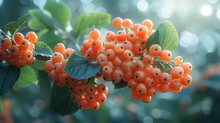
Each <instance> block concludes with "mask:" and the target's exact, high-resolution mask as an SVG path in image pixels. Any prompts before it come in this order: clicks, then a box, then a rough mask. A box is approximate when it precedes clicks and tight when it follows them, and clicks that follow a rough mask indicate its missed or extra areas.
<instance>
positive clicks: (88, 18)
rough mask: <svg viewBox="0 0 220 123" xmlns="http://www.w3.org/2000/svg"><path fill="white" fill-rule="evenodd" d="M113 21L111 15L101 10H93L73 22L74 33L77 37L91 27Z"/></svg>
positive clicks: (99, 26) (101, 25) (98, 26)
mask: <svg viewBox="0 0 220 123" xmlns="http://www.w3.org/2000/svg"><path fill="white" fill-rule="evenodd" d="M110 23H111V15H110V14H106V13H101V12H93V13H90V14H82V15H80V16H79V17H77V19H76V20H75V21H74V22H73V23H72V27H73V34H74V36H75V37H76V38H77V37H79V36H80V35H81V34H84V33H86V31H89V30H91V27H96V28H101V27H103V26H105V25H107V24H110Z"/></svg>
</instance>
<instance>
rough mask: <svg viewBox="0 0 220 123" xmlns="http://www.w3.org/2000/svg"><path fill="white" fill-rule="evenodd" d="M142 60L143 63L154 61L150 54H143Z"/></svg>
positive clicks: (147, 63)
mask: <svg viewBox="0 0 220 123" xmlns="http://www.w3.org/2000/svg"><path fill="white" fill-rule="evenodd" d="M143 62H144V64H145V65H151V64H153V63H154V57H153V56H151V55H144V57H143Z"/></svg>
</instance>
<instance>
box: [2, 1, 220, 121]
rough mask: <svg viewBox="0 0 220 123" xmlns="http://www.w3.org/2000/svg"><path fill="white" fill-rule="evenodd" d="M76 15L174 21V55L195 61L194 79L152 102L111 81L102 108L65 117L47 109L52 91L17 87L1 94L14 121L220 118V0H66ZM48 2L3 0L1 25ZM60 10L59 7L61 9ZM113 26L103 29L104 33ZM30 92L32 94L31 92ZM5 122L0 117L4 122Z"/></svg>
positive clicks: (212, 119) (33, 86) (157, 21)
mask: <svg viewBox="0 0 220 123" xmlns="http://www.w3.org/2000/svg"><path fill="white" fill-rule="evenodd" d="M62 1H64V2H65V3H66V4H67V5H68V7H69V8H70V10H71V16H72V18H73V19H74V18H76V17H77V16H79V15H80V14H82V13H90V12H93V11H100V12H106V13H109V14H111V15H112V18H114V17H117V16H120V17H121V18H130V19H132V20H133V22H134V23H141V22H142V20H143V19H145V18H149V19H151V20H152V21H153V23H154V29H155V28H156V27H157V25H158V24H159V23H160V22H162V21H164V20H170V21H171V22H172V23H173V24H174V26H175V27H176V29H177V31H178V34H179V37H180V41H179V46H178V48H177V49H176V50H175V51H174V52H173V56H177V55H181V56H182V57H183V58H184V61H188V62H191V63H192V64H193V72H192V74H191V76H192V78H193V83H192V85H191V86H190V87H189V88H186V89H183V90H182V92H180V93H179V94H172V93H166V94H161V93H158V94H157V95H156V96H154V97H153V99H152V101H151V102H150V103H149V104H144V103H142V102H139V101H136V100H133V99H131V97H130V92H129V90H128V89H126V88H125V89H121V90H116V91H114V90H113V87H112V85H111V84H108V87H109V94H108V96H107V97H108V100H107V102H106V103H105V104H104V105H102V106H101V108H100V109H99V110H98V111H87V110H86V111H78V112H77V113H75V114H73V115H72V116H65V117H62V116H60V115H58V114H56V113H54V112H52V111H50V109H49V108H48V100H49V97H48V94H45V93H44V92H45V91H41V90H40V89H39V88H38V86H37V85H32V86H29V87H27V88H22V89H14V90H12V91H11V92H10V93H8V94H7V95H6V96H5V97H4V98H3V104H4V105H6V107H7V106H8V110H9V112H10V116H11V118H12V120H13V121H14V123H25V122H26V123H72V122H74V123H90V122H92V123H119V122H120V123H130V122H134V123H142V122H143V123H185V122H187V123H207V122H220V105H219V104H220V64H219V62H220V60H219V56H220V34H219V32H220V1H219V0H129V1H128V0H62ZM45 3H46V0H0V29H2V30H5V29H4V25H5V24H7V23H8V22H10V21H14V20H17V19H18V18H19V17H20V16H22V15H24V14H27V13H28V11H29V10H30V9H39V8H40V9H43V7H44V4H45ZM58 9H59V8H58ZM107 30H114V31H115V29H113V28H112V27H111V25H108V26H105V28H103V29H101V33H102V34H103V35H102V37H104V35H105V32H106V31H107ZM27 92H28V93H27ZM0 122H2V121H0Z"/></svg>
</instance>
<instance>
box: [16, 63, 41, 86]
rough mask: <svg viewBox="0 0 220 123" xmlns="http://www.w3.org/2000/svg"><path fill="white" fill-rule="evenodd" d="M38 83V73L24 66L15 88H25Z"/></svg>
mask: <svg viewBox="0 0 220 123" xmlns="http://www.w3.org/2000/svg"><path fill="white" fill-rule="evenodd" d="M36 83H37V73H36V71H35V70H34V69H33V68H32V67H30V66H24V67H22V68H21V73H20V76H19V78H18V80H17V82H16V83H15V87H19V88H23V87H27V86H29V85H32V84H36Z"/></svg>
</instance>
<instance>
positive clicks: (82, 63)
mask: <svg viewBox="0 0 220 123" xmlns="http://www.w3.org/2000/svg"><path fill="white" fill-rule="evenodd" d="M99 69H100V68H99V66H98V64H97V63H94V62H88V61H87V60H86V59H85V58H84V57H83V56H81V55H79V54H76V53H73V54H72V55H71V56H70V58H69V59H68V61H67V63H66V66H65V68H64V71H65V72H67V73H68V74H69V75H70V76H71V77H73V78H76V79H78V80H81V79H88V78H90V77H92V76H95V75H96V74H97V73H98V72H99Z"/></svg>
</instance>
